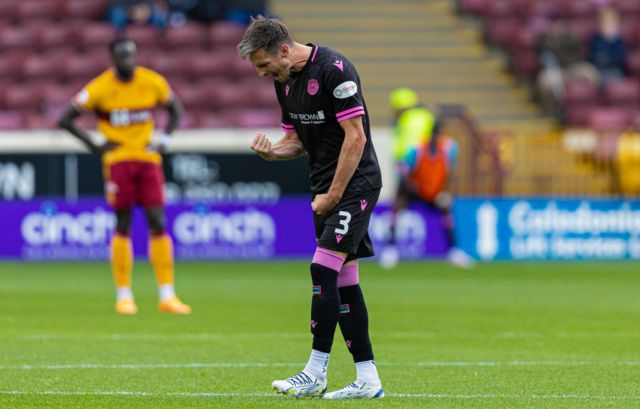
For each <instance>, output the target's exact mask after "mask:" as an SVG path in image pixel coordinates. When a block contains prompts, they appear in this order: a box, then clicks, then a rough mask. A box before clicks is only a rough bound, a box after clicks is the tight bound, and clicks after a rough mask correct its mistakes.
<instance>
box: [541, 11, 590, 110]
mask: <svg viewBox="0 0 640 409" xmlns="http://www.w3.org/2000/svg"><path fill="white" fill-rule="evenodd" d="M536 47H537V51H538V55H539V57H540V63H541V66H542V69H541V70H540V73H539V74H538V78H537V88H538V95H539V97H540V102H541V103H542V105H543V107H544V108H545V109H546V110H547V111H548V112H552V113H558V112H560V108H561V107H562V105H563V100H564V89H565V83H567V82H570V81H574V80H583V81H587V82H591V83H593V84H597V83H598V78H599V75H598V71H597V69H596V68H594V67H593V66H592V65H591V64H589V63H588V62H586V61H584V60H582V57H581V54H582V50H581V45H580V41H579V40H578V38H577V37H576V36H575V35H573V33H572V32H571V29H570V28H569V25H568V24H567V23H566V22H565V21H563V20H561V19H560V18H558V17H557V16H551V17H550V21H549V25H548V28H547V29H546V31H544V32H543V33H542V34H541V35H540V36H539V37H538V40H537V44H536Z"/></svg>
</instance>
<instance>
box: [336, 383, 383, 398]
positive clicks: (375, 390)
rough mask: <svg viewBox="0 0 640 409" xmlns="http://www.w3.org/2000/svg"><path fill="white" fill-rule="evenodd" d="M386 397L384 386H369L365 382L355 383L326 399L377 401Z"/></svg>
mask: <svg viewBox="0 0 640 409" xmlns="http://www.w3.org/2000/svg"><path fill="white" fill-rule="evenodd" d="M383 397H384V389H382V385H377V386H373V385H369V384H367V383H365V382H360V381H355V382H353V383H350V384H349V385H347V386H345V387H344V388H342V389H338V390H337V391H334V392H329V393H326V394H325V395H324V396H323V398H324V399H377V398H383Z"/></svg>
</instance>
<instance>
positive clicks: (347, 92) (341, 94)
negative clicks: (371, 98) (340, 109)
mask: <svg viewBox="0 0 640 409" xmlns="http://www.w3.org/2000/svg"><path fill="white" fill-rule="evenodd" d="M357 93H358V84H356V83H355V82H353V81H345V82H343V83H342V84H340V85H338V86H337V87H336V88H335V89H334V90H333V96H334V97H336V98H338V99H347V98H349V97H352V96H354V95H356V94H357Z"/></svg>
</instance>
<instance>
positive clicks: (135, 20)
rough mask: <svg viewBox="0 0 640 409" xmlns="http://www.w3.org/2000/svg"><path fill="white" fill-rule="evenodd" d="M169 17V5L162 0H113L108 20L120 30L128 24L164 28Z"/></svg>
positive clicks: (108, 11) (110, 4)
mask: <svg viewBox="0 0 640 409" xmlns="http://www.w3.org/2000/svg"><path fill="white" fill-rule="evenodd" d="M167 19H168V9H167V5H166V3H165V2H164V1H161V0H111V1H110V2H109V8H108V10H107V20H109V21H110V22H111V23H112V24H113V25H114V26H116V28H117V29H118V30H119V31H121V30H123V29H124V28H125V27H126V26H127V25H140V26H146V25H150V26H153V27H157V28H164V27H166V25H167Z"/></svg>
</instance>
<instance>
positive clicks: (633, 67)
mask: <svg viewBox="0 0 640 409" xmlns="http://www.w3.org/2000/svg"><path fill="white" fill-rule="evenodd" d="M627 64H628V66H629V70H630V71H631V74H632V75H633V76H634V77H636V78H640V50H634V51H631V52H630V53H629V54H628V57H627Z"/></svg>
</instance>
